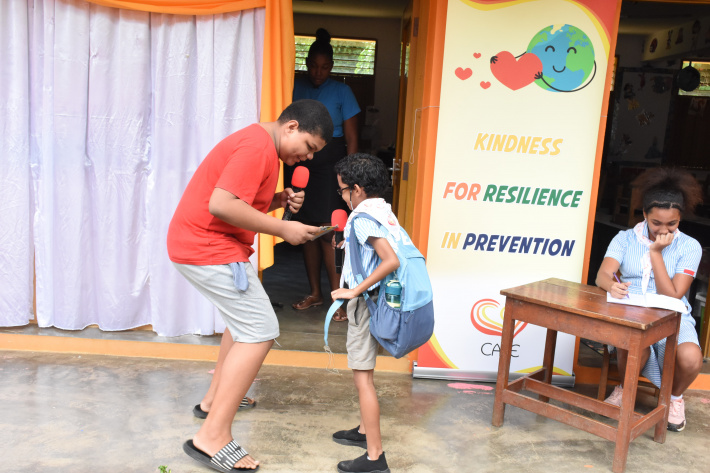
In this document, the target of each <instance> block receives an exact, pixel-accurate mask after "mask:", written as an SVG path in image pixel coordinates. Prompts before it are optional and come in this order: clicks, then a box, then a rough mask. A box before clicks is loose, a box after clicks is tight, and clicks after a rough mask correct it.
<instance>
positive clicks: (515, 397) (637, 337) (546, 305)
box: [493, 279, 680, 473]
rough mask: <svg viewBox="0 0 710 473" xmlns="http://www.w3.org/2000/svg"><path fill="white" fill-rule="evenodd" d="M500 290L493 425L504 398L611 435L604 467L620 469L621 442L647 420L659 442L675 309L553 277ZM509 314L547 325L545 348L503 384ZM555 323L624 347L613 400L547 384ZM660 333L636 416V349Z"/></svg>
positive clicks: (663, 437)
mask: <svg viewBox="0 0 710 473" xmlns="http://www.w3.org/2000/svg"><path fill="white" fill-rule="evenodd" d="M500 293H501V294H503V295H504V296H506V302H505V315H504V317H503V337H502V341H501V350H500V362H499V364H498V379H497V382H496V396H495V402H494V404H493V425H494V426H496V427H500V426H501V425H503V417H504V415H505V405H506V404H510V405H512V406H516V407H520V408H522V409H525V410H528V411H530V412H534V413H536V414H539V415H542V416H545V417H548V418H550V419H554V420H557V421H560V422H563V423H565V424H568V425H571V426H572V427H576V428H578V429H582V430H584V431H587V432H589V433H592V434H594V435H598V436H599V437H602V438H605V439H607V440H610V441H612V442H616V449H615V451H614V464H613V468H612V470H613V471H614V472H615V473H621V472H623V471H624V468H625V466H626V456H627V454H628V451H629V442H631V440H633V439H635V438H636V437H638V436H639V435H641V434H642V433H644V432H645V431H647V430H648V429H650V428H651V427H653V426H655V428H656V429H655V433H654V437H653V439H654V440H655V441H656V442H658V443H663V442H665V440H666V423H667V421H668V404H669V400H670V394H671V384H672V382H673V367H674V364H675V363H674V362H675V352H676V345H677V339H678V327H679V325H680V314H679V313H677V312H674V311H670V310H665V309H647V308H642V307H632V306H625V305H620V304H610V303H608V302H607V301H606V292H604V291H603V290H602V289H600V288H598V287H594V286H587V285H583V284H577V283H573V282H569V281H563V280H561V279H546V280H544V281H538V282H535V283H532V284H526V285H524V286H519V287H514V288H512V289H505V290H502V291H501V292H500ZM516 320H520V321H523V322H528V323H531V324H534V325H538V326H541V327H546V328H547V337H546V341H545V354H544V356H543V363H542V368H541V369H540V370H538V371H535V372H533V373H530V374H529V375H527V376H524V377H522V378H519V379H518V380H516V381H514V382H512V383H510V384H508V372H509V371H510V355H511V348H512V344H513V329H514V326H515V321H516ZM558 331H562V332H565V333H569V334H572V335H576V336H578V337H583V338H588V339H591V340H596V341H599V342H603V343H607V344H611V345H614V346H616V347H618V348H623V349H625V350H628V351H629V356H628V361H627V368H626V377H625V378H624V383H623V385H624V394H623V398H622V404H621V407H620V408H619V407H616V406H613V405H611V404H606V403H604V402H602V401H599V400H597V399H594V398H591V397H588V396H583V395H581V394H577V393H574V392H571V391H567V390H565V389H562V388H558V387H556V386H552V385H551V384H550V381H551V379H552V368H553V362H554V356H555V343H556V341H557V332H558ZM666 337H668V341H667V344H666V354H665V360H664V363H663V374H662V382H661V393H660V395H659V398H658V406H657V407H656V408H655V409H653V410H652V411H651V412H649V413H648V414H646V415H644V416H642V415H641V414H638V413H636V412H634V404H635V402H636V387H637V383H638V378H639V371H640V368H641V366H640V357H641V352H642V350H643V349H644V348H646V347H648V346H650V345H652V344H654V343H655V342H657V341H659V340H662V339H663V338H666ZM522 390H527V391H530V392H532V393H535V394H538V399H534V398H532V397H529V396H524V395H523V394H521V393H520V391H522ZM549 398H552V399H555V400H557V401H560V402H563V403H565V404H567V405H570V406H575V407H579V408H581V409H585V410H587V411H590V412H593V413H596V414H600V415H603V416H605V417H609V418H611V419H614V420H617V421H618V424H617V426H616V427H614V426H612V425H608V424H605V423H603V422H599V421H597V420H594V419H591V418H589V417H586V416H583V415H580V414H577V413H575V412H572V411H569V410H567V409H565V408H563V407H558V406H556V405H552V404H549V403H548V402H547V401H548V399H549Z"/></svg>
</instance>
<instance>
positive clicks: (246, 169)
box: [215, 147, 267, 206]
mask: <svg viewBox="0 0 710 473" xmlns="http://www.w3.org/2000/svg"><path fill="white" fill-rule="evenodd" d="M261 154H263V152H262V153H261ZM261 154H260V152H259V151H258V150H257V149H256V148H252V147H243V148H239V149H237V150H236V151H235V152H234V153H232V155H231V156H230V157H229V159H228V162H227V164H226V166H225V167H224V169H223V170H222V174H220V176H219V179H217V183H216V184H215V187H219V188H220V189H224V190H226V191H227V192H230V193H232V194H234V195H236V196H237V197H239V198H240V199H241V200H243V201H244V202H246V203H247V204H249V205H250V206H253V204H254V198H255V197H256V194H257V192H258V191H259V188H260V185H261V182H262V181H263V180H264V175H265V174H266V164H267V160H266V159H264V158H263V156H261Z"/></svg>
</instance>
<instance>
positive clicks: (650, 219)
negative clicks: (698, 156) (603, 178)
mask: <svg viewBox="0 0 710 473" xmlns="http://www.w3.org/2000/svg"><path fill="white" fill-rule="evenodd" d="M633 185H634V186H638V188H639V190H640V195H641V201H642V205H643V216H644V221H643V222H641V223H639V224H637V225H636V226H635V227H634V228H633V229H630V230H626V231H622V232H619V234H618V235H617V236H616V237H614V239H613V240H612V241H611V244H610V245H609V248H608V249H607V251H606V255H605V256H604V260H603V261H602V265H601V267H600V268H599V272H598V274H597V279H596V283H597V286H599V287H601V288H602V289H604V290H605V291H607V292H609V293H610V294H611V295H612V297H616V298H618V299H621V298H623V297H626V295H627V294H628V293H629V292H630V293H632V294H645V293H646V292H650V293H657V294H662V295H664V296H668V297H675V298H677V299H680V300H682V301H683V302H684V303H685V306H686V308H687V310H686V312H685V313H684V314H683V315H682V316H681V322H680V329H679V332H678V347H677V350H676V359H675V372H674V375H673V386H672V388H671V405H670V412H669V415H668V430H671V431H675V432H680V431H681V430H683V429H684V428H685V404H684V401H683V393H684V392H685V390H686V389H688V387H689V386H690V385H691V383H692V382H693V381H694V380H695V378H696V377H697V376H698V374H699V373H700V369H701V367H702V365H703V355H702V352H701V351H700V344H699V343H698V334H697V332H696V331H695V320H694V319H693V317H692V316H691V315H690V306H689V305H688V301H687V299H686V298H685V294H686V292H688V289H689V288H690V285H691V283H692V282H693V278H694V277H695V274H696V272H697V270H698V265H699V264H700V258H701V256H702V248H701V247H700V243H698V241H697V240H695V239H694V238H691V237H689V236H687V235H685V234H683V233H681V232H680V230H678V225H679V224H680V219H681V217H682V214H683V212H684V211H687V212H692V210H693V209H694V208H695V206H696V205H697V204H699V203H700V201H701V200H702V189H701V187H700V185H699V184H698V182H697V181H696V180H695V178H694V177H693V176H692V175H691V174H690V173H688V172H686V171H682V170H678V169H668V168H656V169H652V170H649V171H646V172H645V173H644V174H642V175H641V176H639V177H638V179H637V180H636V181H635V182H634V183H633ZM617 271H619V272H620V273H621V278H620V279H617V278H616V273H617ZM665 350H666V340H665V339H664V340H661V341H659V342H658V343H655V344H654V345H652V346H651V347H650V348H647V349H646V350H645V352H644V354H643V356H642V359H641V366H643V370H642V372H641V373H642V374H643V375H644V376H646V377H647V378H648V379H649V380H650V381H651V382H652V383H653V384H655V385H656V386H658V387H660V386H661V371H662V367H663V356H664V354H665ZM617 351H618V353H617V359H618V367H619V375H620V377H621V379H622V380H623V379H624V375H625V373H626V358H627V352H626V351H625V350H621V349H619V350H617ZM622 393H623V391H622V386H621V385H619V386H617V387H616V388H614V391H613V392H612V393H611V395H610V396H609V397H608V398H607V399H606V401H605V402H608V403H610V404H614V405H616V406H620V405H621V396H622Z"/></svg>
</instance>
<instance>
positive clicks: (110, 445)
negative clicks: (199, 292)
mask: <svg viewBox="0 0 710 473" xmlns="http://www.w3.org/2000/svg"><path fill="white" fill-rule="evenodd" d="M212 367H213V364H212V363H207V362H188V361H163V360H154V359H139V358H134V359H131V358H114V357H105V356H86V355H84V356H79V355H62V354H37V353H28V352H13V351H3V352H0V379H2V383H0V405H1V406H2V407H3V416H2V418H1V419H0V445H1V446H2V447H1V448H0V452H1V453H2V455H0V459H1V460H0V472H12V473H18V472H23V473H31V472H45V471H53V472H71V473H83V472H86V473H97V472H141V473H149V472H157V471H159V470H158V467H159V466H161V465H165V466H167V467H168V468H169V469H170V470H172V472H173V473H187V472H205V471H211V470H207V469H205V468H203V467H202V466H201V465H199V464H198V463H196V462H194V461H193V460H192V459H190V458H189V457H188V456H187V455H185V454H184V453H183V452H182V443H183V442H184V441H185V440H186V439H188V438H190V437H191V436H192V435H193V434H194V433H195V432H196V431H197V429H198V427H199V425H200V422H202V421H200V420H197V419H195V418H193V417H192V412H191V409H192V406H193V405H194V404H195V403H197V402H198V401H199V400H200V398H201V396H202V394H203V393H204V391H205V390H206V388H207V386H208V384H209V381H210V376H211V375H210V374H209V373H208V371H209V370H210V369H211V368H212ZM375 382H376V385H377V386H378V394H379V397H380V402H381V409H382V432H383V443H384V447H385V451H386V452H387V458H388V461H389V464H390V468H391V469H392V471H393V472H410V473H424V472H437V473H439V472H473V471H475V472H589V471H610V468H611V462H612V458H613V454H614V444H613V443H612V442H608V441H606V440H603V439H600V438H597V437H595V436H592V435H591V434H587V433H585V432H581V431H578V430H575V429H572V428H571V427H567V426H566V425H563V424H560V423H557V422H554V421H552V420H549V419H545V418H542V417H538V416H536V415H534V414H531V413H529V412H526V411H523V410H520V409H517V408H514V407H508V408H507V410H506V417H505V424H504V425H503V427H501V428H494V427H492V426H491V424H490V421H491V412H492V406H493V393H494V386H493V385H484V384H480V383H465V382H452V381H438V380H413V379H412V378H411V377H410V376H409V375H404V374H386V373H376V375H375ZM594 389H595V387H593V386H590V387H587V390H588V391H589V393H593V391H594ZM577 390H578V391H579V390H580V388H577ZM581 390H582V391H584V390H585V389H584V387H582V389H581ZM250 393H251V394H252V395H254V396H255V397H256V398H257V400H258V406H257V407H256V409H253V410H249V411H244V412H240V413H237V416H236V420H235V423H234V426H233V433H234V435H235V437H236V438H237V440H238V441H239V442H240V443H242V444H243V445H244V446H245V447H246V448H247V449H248V450H249V452H250V453H252V454H253V456H254V457H255V458H257V459H259V460H261V461H262V468H261V469H260V471H264V472H271V473H277V472H278V473H283V472H334V471H335V467H336V464H337V462H338V461H340V460H346V459H351V458H354V457H356V456H359V455H360V454H362V452H363V451H362V450H361V449H359V448H357V447H345V446H341V445H338V444H335V443H334V442H332V441H331V434H332V432H334V431H336V430H339V429H345V428H352V427H354V426H355V425H357V423H358V410H357V409H358V407H357V406H358V405H357V395H356V392H355V389H354V387H353V385H352V377H351V374H350V373H349V372H341V374H340V375H337V374H332V373H328V372H326V371H325V370H323V369H308V368H287V367H279V366H265V367H263V368H262V369H261V371H260V373H259V375H258V377H257V381H256V382H255V384H254V385H253V387H252V389H251V391H250ZM651 399H652V398H651V397H650V396H648V395H646V394H643V395H641V397H640V401H639V405H640V406H639V407H638V409H639V410H644V409H645V408H647V407H648V405H650V402H651ZM686 399H687V400H686V406H687V407H686V409H687V414H688V419H689V423H688V427H687V428H686V429H685V431H684V432H682V433H672V432H669V433H668V436H667V440H666V443H665V444H662V445H661V444H657V443H655V442H653V440H652V432H651V431H649V432H647V433H645V434H643V435H642V436H641V437H639V438H638V439H636V440H635V441H634V442H633V443H632V444H631V447H630V452H629V457H628V465H627V470H626V471H627V472H629V473H632V472H707V471H708V464H709V463H710V450H709V449H708V446H709V444H708V438H709V436H708V434H710V392H704V391H694V392H691V393H690V394H687V395H686Z"/></svg>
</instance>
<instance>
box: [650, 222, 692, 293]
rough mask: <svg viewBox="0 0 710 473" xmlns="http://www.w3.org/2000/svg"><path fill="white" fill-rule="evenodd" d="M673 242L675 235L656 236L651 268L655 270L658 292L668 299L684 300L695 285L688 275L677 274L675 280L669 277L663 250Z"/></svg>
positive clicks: (654, 276) (654, 277)
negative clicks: (691, 286) (692, 285)
mask: <svg viewBox="0 0 710 473" xmlns="http://www.w3.org/2000/svg"><path fill="white" fill-rule="evenodd" d="M672 242H673V234H672V233H667V234H662V235H657V236H656V241H654V242H653V244H652V245H651V249H650V250H649V251H650V254H651V268H652V269H653V279H654V280H655V282H656V292H657V293H658V294H663V295H664V296H668V297H675V298H676V299H682V298H683V296H685V293H686V292H688V289H690V285H691V284H692V283H693V277H692V276H689V275H687V274H682V273H676V274H675V275H674V276H673V278H672V279H671V277H670V276H669V275H668V271H666V265H665V263H664V262H663V254H662V253H661V252H662V251H663V248H665V247H667V246H668V245H670V244H671V243H672Z"/></svg>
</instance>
